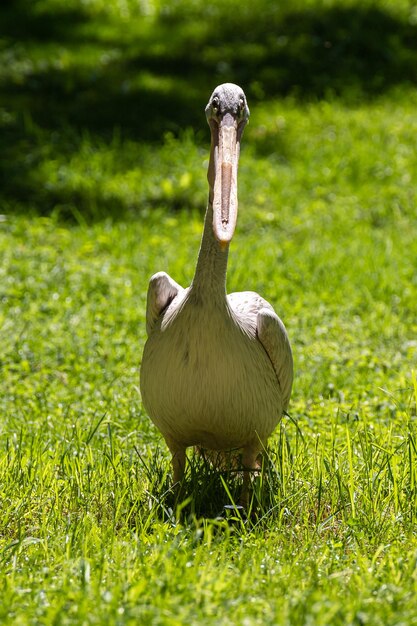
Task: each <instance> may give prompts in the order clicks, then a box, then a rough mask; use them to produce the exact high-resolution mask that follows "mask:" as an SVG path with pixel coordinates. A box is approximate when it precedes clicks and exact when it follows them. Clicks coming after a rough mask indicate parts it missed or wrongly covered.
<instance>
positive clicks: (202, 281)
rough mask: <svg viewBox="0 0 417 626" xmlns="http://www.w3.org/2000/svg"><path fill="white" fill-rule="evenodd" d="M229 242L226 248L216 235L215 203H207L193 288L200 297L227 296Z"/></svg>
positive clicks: (223, 297)
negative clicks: (214, 222) (214, 229)
mask: <svg viewBox="0 0 417 626" xmlns="http://www.w3.org/2000/svg"><path fill="white" fill-rule="evenodd" d="M210 195H211V194H210ZM228 256H229V244H227V245H226V246H225V247H224V248H222V247H221V246H220V243H219V242H218V241H217V239H216V238H215V236H214V232H213V205H212V203H211V201H210V197H209V202H208V205H207V211H206V216H205V219H204V230H203V236H202V239H201V245H200V251H199V253H198V260H197V266H196V269H195V274H194V278H193V282H192V286H191V289H192V290H193V291H194V292H195V293H196V294H198V295H199V296H200V297H202V298H203V297H204V296H206V297H210V298H211V299H215V298H216V299H217V298H221V299H225V298H226V272H227V259H228Z"/></svg>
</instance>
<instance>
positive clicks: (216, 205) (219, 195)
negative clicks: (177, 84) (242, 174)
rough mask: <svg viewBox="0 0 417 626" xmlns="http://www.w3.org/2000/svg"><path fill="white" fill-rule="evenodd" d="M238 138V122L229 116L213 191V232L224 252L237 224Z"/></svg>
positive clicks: (218, 148)
mask: <svg viewBox="0 0 417 626" xmlns="http://www.w3.org/2000/svg"><path fill="white" fill-rule="evenodd" d="M238 134H239V135H240V134H241V133H238V125H237V120H236V118H235V117H234V116H233V115H232V114H231V113H225V114H224V115H223V117H222V118H221V120H220V122H219V126H218V142H217V146H215V152H214V156H215V159H214V162H215V166H214V167H215V180H214V190H213V192H214V193H213V230H214V235H215V237H216V239H217V240H218V241H219V242H220V245H221V246H222V248H223V247H226V245H227V244H228V243H229V242H230V241H231V239H232V237H233V233H234V232H235V227H236V220H237V166H238V161H239V150H240V142H239V139H238ZM239 138H240V137H239Z"/></svg>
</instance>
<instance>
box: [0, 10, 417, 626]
mask: <svg viewBox="0 0 417 626" xmlns="http://www.w3.org/2000/svg"><path fill="white" fill-rule="evenodd" d="M272 4H273V3H268V2H266V1H265V2H261V0H259V2H258V3H254V4H253V7H254V8H253V11H257V13H255V15H257V14H261V13H262V11H259V9H260V8H262V10H263V13H262V15H263V17H262V18H259V26H257V27H256V28H254V30H253V31H251V35H250V37H249V35H248V39H247V41H245V42H244V43H242V44H240V47H239V48H233V46H231V44H230V42H231V43H234V45H237V44H236V39H233V37H232V35H233V32H231V28H230V20H229V18H230V15H229V16H228V19H226V20H225V21H222V20H221V16H222V15H224V11H226V13H227V11H228V9H225V8H224V4H223V3H220V2H213V3H211V5H210V6H211V9H210V11H209V10H208V8H207V9H204V7H203V4H202V3H200V2H197V0H196V1H195V2H191V1H189V2H185V0H184V1H181V2H180V1H178V2H175V3H171V10H170V11H167V10H164V6H163V3H156V2H155V3H147V4H146V5H145V3H143V4H142V5H139V4H137V3H134V2H130V1H128V0H126V2H116V0H114V2H105V3H104V2H101V0H94V1H93V2H88V3H87V2H81V0H80V1H78V0H73V1H71V2H67V3H65V5H64V4H63V3H61V2H58V0H43V1H42V2H39V3H32V4H31V5H30V6H31V7H32V8H31V11H32V12H28V11H29V8H28V6H29V5H25V4H24V2H23V0H22V1H21V2H20V3H16V5H14V4H13V3H8V4H5V7H3V8H2V9H1V11H2V17H3V18H4V21H3V24H6V25H7V30H5V31H4V32H3V33H2V34H1V36H0V47H1V50H0V55H1V58H2V61H4V62H2V63H1V64H0V65H1V69H0V88H1V98H2V99H1V101H0V127H1V131H2V141H3V150H2V151H1V154H0V161H1V166H2V174H3V180H2V185H1V187H0V201H1V208H0V213H1V214H2V215H3V217H2V218H1V221H0V255H1V263H0V302H1V306H0V327H1V351H0V367H1V394H0V416H1V418H0V513H1V515H0V568H1V575H0V621H1V623H2V624H5V625H8V624H13V625H14V626H21V625H22V626H26V625H30V626H32V625H34V624H36V625H37V624H39V625H41V624H48V625H49V624H57V625H58V624H59V625H61V624H63V625H64V624H74V625H79V624H86V625H87V624H88V625H89V624H117V625H126V624H132V625H133V624H155V625H159V624H161V625H162V624H163V625H169V626H174V625H177V624H178V625H181V624H219V623H221V624H241V625H244V626H248V625H250V626H251V625H252V624H253V625H255V624H271V625H272V624H277V625H285V626H289V625H291V626H293V625H298V624H300V625H301V624H302V625H314V626H316V625H330V624H331V625H332V626H334V625H341V626H342V625H343V626H345V625H347V624H352V625H355V626H356V625H358V626H359V625H362V624H371V625H381V626H382V625H383V626H387V625H388V626H394V625H396V626H399V625H402V624H407V626H408V625H409V624H410V625H411V624H417V606H416V602H415V597H416V595H415V594H416V591H417V568H416V563H417V538H416V530H415V529H416V516H417V415H416V403H417V385H416V376H417V374H416V370H417V365H416V364H417V315H416V304H415V303H416V301H417V274H416V269H415V268H416V261H415V259H416V258H417V240H416V236H415V225H416V214H417V211H416V206H417V198H416V195H417V192H416V181H417V151H416V148H415V145H416V142H415V138H416V135H417V121H416V120H417V118H416V114H415V111H416V108H417V92H416V90H415V82H416V79H415V76H414V70H413V69H412V68H413V67H415V64H414V63H415V56H416V46H415V43H414V39H413V36H414V35H415V24H416V19H415V18H416V14H415V7H414V6H413V5H412V3H409V2H407V1H403V2H394V1H392V2H390V1H388V0H387V1H386V2H380V3H377V2H373V3H371V2H370V3H356V2H347V1H346V2H343V3H336V2H319V1H318V0H317V1H314V2H313V1H312V0H311V1H307V0H306V1H305V2H301V0H300V2H297V4H296V7H295V8H294V7H293V10H291V11H289V10H284V9H282V10H281V11H274V10H273V9H272V8H271V7H272ZM261 5H262V7H261ZM204 6H207V7H208V6H209V5H204ZM232 6H234V3H231V4H230V7H232ZM240 6H241V3H239V7H240ZM294 6H295V5H294ZM19 7H20V8H19ZM22 7H23V8H22ZM138 7H139V8H138ZM146 7H147V8H146ZM230 7H229V9H230ZM145 9H146V10H145ZM204 10H205V11H206V14H205V18H204V20H201V21H200V22H197V24H198V28H194V25H195V15H198V14H199V12H201V11H204ZM251 11H252V9H249V8H245V10H243V9H242V11H241V13H239V19H240V22H239V23H241V24H242V26H243V25H244V24H245V23H247V22H248V21H249V22H250V21H251V20H253V19H254V17H253V14H252V13H251ZM63 17H65V19H67V20H70V21H69V22H68V23H67V22H65V19H63ZM226 17H227V16H226ZM6 18H7V19H6ZM29 18H30V19H29ZM295 18H297V19H295ZM370 18H372V20H371V21H372V23H373V24H374V25H375V24H377V25H378V28H376V27H375V29H376V30H375V31H369V33H368V34H369V38H368V40H367V43H366V46H367V53H368V55H367V56H366V55H364V49H363V46H364V45H365V44H364V43H363V41H364V39H363V38H362V37H361V36H360V34H361V32H362V30H361V29H365V30H366V28H367V25H368V21H369V19H370ZM245 20H246V22H245ZM294 20H295V22H294ZM358 20H359V22H358ZM294 23H295V24H299V26H298V27H296V25H294ZM353 23H355V24H356V23H359V26H358V28H359V34H357V33H356V34H355V33H354V34H353V35H352V37H351V38H350V39H347V38H346V29H349V28H350V26H349V25H350V24H353ZM29 24H30V26H29ZM65 24H67V26H66V25H65ZM219 24H223V26H222V29H221V30H220V31H219ZM174 26H175V28H174ZM297 28H298V30H297ZM274 29H275V30H276V31H277V32H278V34H279V37H285V36H287V37H288V40H287V42H285V41H284V40H283V39H279V40H277V41H275V40H272V36H273V33H274V32H275V31H274ZM310 29H313V30H314V32H315V33H316V34H315V37H318V38H319V39H318V40H317V41H322V42H326V41H328V39H327V37H328V33H329V32H330V33H331V34H333V36H334V38H333V40H332V41H331V43H332V46H331V47H330V48H326V47H324V48H323V49H322V47H321V46H318V49H317V50H318V51H317V50H316V49H315V48H314V45H316V44H315V43H314V42H315V41H316V39H314V37H313V38H312V39H311V37H310V35H309V33H310ZM167 32H171V33H175V34H173V35H172V37H171V39H169V38H168V39H167V38H166V37H165V35H166V33H167ZM45 33H47V35H45ZM216 33H217V34H216ZM231 37H232V39H230V38H231ZM309 37H310V38H309ZM320 37H322V39H320ZM268 38H269V39H268ZM266 41H269V44H268V45H266V44H265V42H266ZM274 41H275V43H274ZM271 42H272V43H274V45H277V46H278V47H277V48H276V49H275V48H274V49H273V51H272V52H271V48H270V46H271V45H272V43H271ZM387 42H388V44H389V45H388V47H387ZM193 46H194V48H193ZM280 46H281V47H280ZM281 48H284V49H281ZM195 49H198V50H199V51H200V53H201V54H200V56H199V59H198V60H197V59H195V58H194V56H195V54H194V53H193V54H190V51H191V52H192V51H193V50H195ZM383 49H384V50H385V53H384V54H385V56H384V57H381V58H383V63H382V62H381V63H382V65H379V63H380V61H379V60H378V59H380V55H381V54H382V52H383ZM268 50H269V52H268ZM315 50H316V52H315ZM323 50H331V55H332V56H331V57H330V58H327V57H325V56H323ZM216 51H217V53H218V55H219V57H221V58H225V59H227V61H228V67H226V69H225V68H224V67H223V66H219V65H218V60H217V59H216V54H215V52H216ZM371 53H372V54H371ZM268 55H269V56H268ZM274 55H275V56H274ZM390 55H391V56H390ZM274 59H275V61H276V62H277V63H275V61H274ZM239 60H242V63H239ZM6 61H7V63H6ZM168 62H169V63H170V64H169V63H168ZM185 62H187V64H186V65H184V63H185ZM284 62H285V63H284ZM337 63H339V64H340V63H341V64H342V65H341V66H338V65H337ZM413 64H414V65H413ZM164 68H167V69H164ZM274 68H281V69H280V71H279V72H278V69H276V74H273V69H274ZM337 68H339V69H337ZM93 69H94V71H95V73H94V72H93V71H92V70H93ZM292 72H295V73H296V76H297V78H294V77H293V78H292ZM180 78H181V80H180ZM232 78H234V79H235V80H237V81H239V82H242V84H243V86H244V87H245V89H246V91H247V94H248V98H249V105H250V107H251V112H252V115H251V122H250V124H249V126H248V128H247V129H246V131H245V135H244V140H243V146H242V156H241V167H240V180H239V190H240V214H239V221H238V227H237V232H236V236H235V239H234V241H233V244H232V250H231V255H230V267H229V274H228V288H229V290H230V291H233V290H241V289H254V290H256V291H258V292H260V293H261V294H262V295H263V296H265V297H267V298H268V300H269V301H270V302H271V303H273V305H274V306H275V308H276V310H277V311H278V313H279V314H280V316H281V317H282V319H283V320H284V322H285V324H286V326H287V329H288V332H289V334H290V337H291V341H292V345H293V350H294V358H295V385H294V391H293V396H292V401H291V405H290V415H291V417H285V418H284V419H283V421H282V423H281V425H280V426H279V427H278V428H277V430H276V432H275V433H274V435H273V436H272V438H271V440H270V445H269V448H268V451H267V452H266V454H265V460H264V474H263V477H258V478H256V479H255V480H254V484H253V487H254V490H253V491H254V495H253V508H254V515H253V517H252V519H251V520H250V521H247V522H242V520H238V519H237V520H234V519H231V520H224V519H220V518H219V517H218V516H219V514H221V515H223V504H225V503H227V502H229V499H230V498H235V497H236V495H237V494H238V492H239V487H240V480H241V479H240V478H239V476H236V475H235V474H233V473H227V472H224V473H222V474H219V473H218V472H215V471H213V469H212V468H211V467H210V466H209V465H208V464H207V463H206V462H205V461H204V459H201V458H197V457H194V456H193V454H192V453H191V451H190V468H189V471H188V475H187V485H186V500H185V502H184V503H180V505H179V506H178V508H177V509H176V504H175V501H174V498H173V496H172V494H171V493H170V491H169V484H170V478H171V468H170V461H169V454H168V452H167V449H166V447H165V445H164V443H163V441H162V439H161V437H160V435H159V434H158V432H157V431H156V429H155V428H154V426H153V425H152V423H151V422H150V420H149V419H148V417H147V416H146V414H145V412H144V409H143V407H142V404H141V399H140V394H139V391H138V383H139V377H138V370H139V366H140V359H141V353H142V348H143V344H144V342H145V298H146V289H147V281H148V278H149V276H150V275H151V274H152V273H153V272H155V271H158V270H162V269H163V270H165V271H167V272H169V273H170V275H171V276H173V278H175V280H177V281H178V282H180V283H181V284H184V285H186V284H187V283H189V282H190V280H191V278H192V275H193V270H194V265H195V261H196V255H197V251H198V245H199V239H200V235H201V229H202V220H203V211H204V205H205V201H206V193H207V189H206V166H207V155H208V140H209V137H208V129H207V127H206V122H205V119H204V104H205V102H206V100H207V98H208V96H209V95H210V93H211V90H212V88H213V87H214V86H215V84H216V83H217V82H220V81H221V80H224V79H232ZM344 83H345V84H344ZM146 110H148V111H151V112H152V115H150V118H149V124H148V123H146V124H144V122H143V113H144V111H146ZM413 372H414V374H413Z"/></svg>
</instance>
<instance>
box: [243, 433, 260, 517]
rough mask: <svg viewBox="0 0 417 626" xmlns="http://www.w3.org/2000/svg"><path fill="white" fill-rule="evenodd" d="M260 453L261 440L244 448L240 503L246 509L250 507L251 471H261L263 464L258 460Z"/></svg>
mask: <svg viewBox="0 0 417 626" xmlns="http://www.w3.org/2000/svg"><path fill="white" fill-rule="evenodd" d="M259 453H260V448H259V442H257V444H256V446H255V445H253V446H251V447H249V448H244V450H243V454H242V466H243V485H242V491H241V494H240V498H239V504H240V505H241V506H243V508H244V509H245V510H247V509H248V507H249V491H250V483H251V473H252V472H254V471H259V470H260V469H261V465H260V463H259V461H258V455H259Z"/></svg>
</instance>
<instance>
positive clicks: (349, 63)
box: [0, 0, 417, 217]
mask: <svg viewBox="0 0 417 626" xmlns="http://www.w3.org/2000/svg"><path fill="white" fill-rule="evenodd" d="M273 5H274V3H270V2H267V1H266V0H257V1H256V2H253V3H251V6H250V7H248V6H245V7H242V8H241V10H239V11H237V10H236V11H234V12H233V11H231V7H233V6H234V3H231V4H230V5H228V6H223V5H222V4H217V3H214V4H213V6H211V5H207V4H206V3H203V2H195V3H193V6H194V7H195V8H194V11H191V10H190V9H189V7H188V5H187V3H186V2H185V1H183V2H177V3H173V7H174V8H172V7H171V9H169V10H167V9H165V12H162V11H161V13H160V14H157V15H154V16H145V15H139V14H136V15H134V16H133V17H132V18H131V19H130V20H127V19H121V18H120V17H117V16H116V14H114V15H113V17H110V16H109V14H105V13H94V14H93V13H88V11H87V5H78V4H74V3H73V4H69V5H68V7H67V6H65V5H64V4H61V5H57V4H56V3H53V2H51V3H50V5H49V4H48V2H46V1H45V2H44V3H41V5H40V6H41V9H40V8H39V5H38V4H37V3H33V2H29V1H28V0H15V1H12V0H8V1H7V2H4V3H3V5H2V7H1V9H0V25H1V26H0V54H1V56H2V60H1V62H2V64H3V70H1V71H0V89H1V105H0V129H1V131H2V143H3V146H2V149H1V156H0V166H1V173H0V175H1V179H0V184H1V191H0V199H2V200H3V203H4V204H5V206H6V207H14V206H16V207H17V206H20V208H21V209H22V210H24V211H25V210H28V208H29V207H33V208H34V209H35V210H36V211H38V212H42V213H46V214H47V213H49V212H51V211H52V210H53V209H54V207H56V206H57V205H59V204H60V203H63V202H64V203H65V202H67V199H66V198H60V197H59V194H58V197H57V192H56V190H55V191H54V192H51V191H50V190H48V188H47V186H45V185H43V186H42V183H41V181H40V180H39V179H38V177H37V174H36V172H37V166H38V165H39V163H42V162H44V161H45V160H46V159H52V160H53V159H54V157H55V156H56V155H58V156H59V157H61V158H64V159H65V157H66V156H67V155H68V157H70V155H71V154H72V152H73V151H74V150H75V149H76V148H77V144H78V141H79V138H80V136H82V135H83V134H84V135H85V134H86V133H88V134H90V135H91V136H94V137H95V136H99V137H100V138H101V139H103V140H104V141H110V140H111V138H112V136H113V135H114V132H115V129H118V132H120V133H121V136H122V137H129V138H130V139H132V140H134V141H138V142H148V143H149V142H151V143H155V144H156V145H157V144H158V143H159V142H160V141H161V139H162V137H163V135H164V133H165V132H167V131H172V132H174V133H177V132H178V131H179V129H183V128H186V127H192V128H194V129H195V130H197V131H198V132H199V131H200V129H204V131H205V130H206V127H205V119H204V115H203V109H204V106H205V103H206V101H207V98H208V96H209V94H210V93H211V90H212V88H213V87H214V86H215V85H216V84H217V83H220V82H224V81H229V80H230V81H233V82H237V83H239V84H241V85H242V86H243V87H244V89H245V90H246V92H247V95H248V97H249V99H250V102H251V103H252V102H256V101H265V102H267V101H268V100H269V99H272V98H276V97H281V96H286V95H288V94H292V95H293V96H295V97H298V98H300V99H302V100H305V99H313V100H314V99H320V98H325V97H329V96H331V97H337V98H341V99H344V100H345V101H347V102H348V103H349V102H356V101H358V100H359V99H361V98H372V97H375V96H378V95H380V94H382V93H383V92H385V91H386V90H388V89H390V88H392V87H393V86H395V85H399V84H404V83H405V84H416V83H417V69H416V68H417V26H416V25H415V24H413V23H411V22H410V21H407V19H406V16H399V17H397V16H394V15H393V14H391V13H388V12H386V11H384V10H382V9H380V8H377V7H376V6H375V5H373V4H370V5H368V6H367V5H366V3H365V4H358V5H357V6H352V5H351V6H334V7H331V8H327V9H326V8H323V7H317V8H316V9H313V8H312V9H305V10H294V9H291V8H290V9H288V8H277V7H275V6H273ZM48 6H49V9H48ZM57 6H59V7H60V8H59V10H58V9H57ZM42 7H43V8H42ZM83 7H84V8H83ZM201 136H203V135H201ZM197 137H198V135H197ZM204 141H206V133H204ZM258 148H259V150H260V151H261V152H263V153H265V152H267V151H268V146H262V145H259V146H258ZM79 195H82V190H80V192H79ZM74 201H75V202H78V201H79V198H77V193H75V198H74ZM89 202H90V199H89V198H86V199H85V202H83V199H82V198H81V204H82V205H83V207H84V206H86V207H88V205H89ZM83 210H84V208H83ZM85 210H86V213H88V208H87V209H85ZM103 210H104V212H110V213H114V215H120V214H121V213H123V211H121V207H120V206H114V207H112V206H111V203H110V204H109V205H108V206H104V207H103V205H101V211H103ZM90 217H94V215H93V212H92V213H91V215H90Z"/></svg>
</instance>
